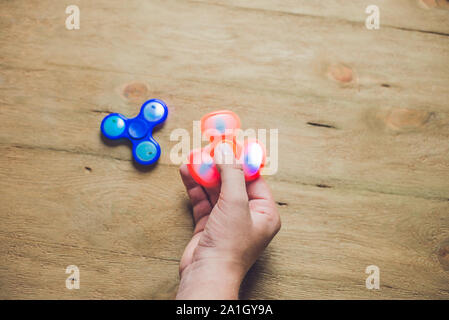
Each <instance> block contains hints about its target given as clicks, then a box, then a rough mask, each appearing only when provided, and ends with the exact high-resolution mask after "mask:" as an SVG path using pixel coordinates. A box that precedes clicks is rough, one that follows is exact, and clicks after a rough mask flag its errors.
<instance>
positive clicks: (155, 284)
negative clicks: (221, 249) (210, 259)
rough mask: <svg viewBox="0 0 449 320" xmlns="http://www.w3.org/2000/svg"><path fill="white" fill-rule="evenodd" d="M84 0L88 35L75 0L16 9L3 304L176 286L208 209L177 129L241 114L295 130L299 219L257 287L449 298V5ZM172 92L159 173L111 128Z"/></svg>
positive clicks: (272, 252) (11, 38)
mask: <svg viewBox="0 0 449 320" xmlns="http://www.w3.org/2000/svg"><path fill="white" fill-rule="evenodd" d="M70 4H75V5H78V6H79V8H80V11H81V16H80V18H81V20H80V21H81V25H80V29H79V30H71V31H69V30H67V29H66V27H65V19H66V17H67V16H68V15H67V14H66V13H65V9H66V6H67V5H69V3H66V2H64V1H62V2H61V1H49V0H43V1H25V0H22V1H2V2H0V52H1V55H0V90H1V91H0V92H1V96H0V123H1V126H0V149H1V150H0V203H1V209H0V224H1V230H0V237H1V245H0V252H1V263H0V298H3V299H5V298H7V299H12V298H25V299H29V298H44V299H48V298H50V299H60V298H69V299H71V298H73V299H79V298H88V299H90V298H95V299H98V298H107V299H109V298H120V299H121V298H126V299H128V298H131V299H134V298H138V299H160V298H173V297H174V295H175V293H176V290H177V286H178V282H179V277H178V263H179V259H180V256H181V254H182V252H183V249H184V246H185V245H186V243H187V242H188V240H189V238H190V236H191V231H192V221H191V217H190V209H189V206H188V199H187V197H186V194H185V191H184V188H183V185H182V183H181V180H180V178H179V174H178V170H177V165H175V164H173V163H172V162H171V161H170V157H169V151H170V149H171V148H172V147H173V146H174V145H175V144H176V143H177V142H176V141H171V140H170V133H171V132H172V131H173V130H174V129H176V128H185V129H187V130H189V131H190V132H191V131H192V121H193V120H198V119H199V118H200V117H201V116H202V115H204V114H206V113H207V112H210V111H213V110H217V109H222V108H228V109H231V110H233V111H235V112H236V113H237V114H238V115H239V116H240V117H241V120H242V124H243V126H244V127H245V128H267V129H270V128H273V129H276V128H277V129H279V140H280V144H279V170H278V172H277V174H276V175H274V176H268V177H267V178H266V179H267V180H268V182H269V184H270V185H271V187H272V189H273V193H274V195H275V198H276V200H277V203H278V206H279V211H280V213H281V217H282V222H283V226H282V230H281V232H280V233H279V234H278V236H277V237H276V238H275V239H274V241H273V242H272V243H271V244H270V246H269V247H268V248H267V250H266V251H265V252H264V254H263V256H262V257H261V258H260V259H259V261H258V262H257V263H256V265H255V266H254V267H253V269H252V270H251V271H250V273H249V274H248V276H247V278H246V280H245V283H244V285H243V286H242V290H241V296H242V298H250V299H253V298H255V299H265V298H269V299H308V298H311V299H319V298H325V299H327V298H337V299H348V298H357V299H390V298H412V299H413V298H437V299H448V298H449V89H448V84H449V11H448V10H447V9H448V7H449V4H448V3H447V1H444V0H418V1H417V0H397V1H389V0H368V1H365V0H362V1H338V0H329V1H306V0H298V1H294V0H282V1H281V0H278V1H273V0H259V1H243V0H228V1H219V0H208V1H206V0H204V1H188V0H164V1H162V0H160V1H135V0H133V1H126V2H125V1H106V0H102V1H87V0H86V1H77V0H73V1H71V2H70ZM370 4H374V5H377V6H378V7H379V9H380V29H379V30H368V29H367V28H366V27H365V19H366V17H367V16H368V15H367V14H366V13H365V8H366V7H367V6H368V5H370ZM155 97H157V98H161V99H163V100H164V101H166V102H167V104H168V106H169V108H170V115H169V118H168V119H167V122H166V124H165V126H164V127H163V128H162V129H161V130H159V131H158V132H157V133H156V134H155V137H156V139H157V140H158V141H159V143H160V144H161V146H162V149H163V153H162V156H161V158H160V160H159V163H158V164H157V166H155V167H154V168H153V169H150V170H145V169H143V168H142V167H139V166H137V165H135V164H134V163H133V161H132V157H131V151H130V147H129V145H128V144H118V145H117V144H112V143H109V142H108V141H106V140H105V139H102V137H101V135H100V130H99V125H100V122H101V120H102V119H103V117H104V116H106V115H107V114H108V113H110V112H120V113H122V114H124V115H126V116H129V117H131V116H134V115H136V114H137V112H138V110H139V107H140V105H141V103H142V102H143V101H145V100H146V99H148V98H155ZM69 265H76V266H78V268H79V270H80V289H79V290H76V289H74V290H68V289H67V288H66V286H65V280H66V278H67V277H68V275H67V274H66V273H65V271H66V267H67V266H69ZM369 265H376V266H378V267H379V269H380V290H375V289H374V290H368V289H366V287H365V279H366V278H367V276H368V275H367V274H366V273H365V268H366V267H367V266H369Z"/></svg>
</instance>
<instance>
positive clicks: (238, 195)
mask: <svg viewBox="0 0 449 320" xmlns="http://www.w3.org/2000/svg"><path fill="white" fill-rule="evenodd" d="M214 160H215V165H216V167H217V169H218V171H219V172H220V176H221V193H220V196H221V198H222V199H223V200H225V201H229V202H232V203H235V202H239V203H240V202H248V194H247V193H246V184H245V175H244V173H243V168H242V164H240V163H238V162H237V160H236V158H235V156H234V152H233V151H232V148H231V146H230V145H229V143H221V144H219V145H218V146H217V147H216V148H215V152H214Z"/></svg>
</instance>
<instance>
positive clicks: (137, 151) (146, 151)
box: [101, 99, 168, 165]
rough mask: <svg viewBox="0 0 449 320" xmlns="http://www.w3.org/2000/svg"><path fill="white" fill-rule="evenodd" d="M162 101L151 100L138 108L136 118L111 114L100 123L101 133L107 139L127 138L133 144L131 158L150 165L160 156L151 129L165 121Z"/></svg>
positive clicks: (165, 112)
mask: <svg viewBox="0 0 449 320" xmlns="http://www.w3.org/2000/svg"><path fill="white" fill-rule="evenodd" d="M167 114H168V108H167V106H166V104H165V102H164V101H162V100H159V99H151V100H148V101H146V102H145V103H144V104H143V105H142V107H141V108H140V113H139V114H138V115H137V117H135V118H132V119H128V118H126V117H125V116H123V115H121V114H120V113H111V114H110V115H108V116H106V117H105V118H104V119H103V121H102V122H101V132H102V133H103V134H104V135H105V136H106V137H107V138H109V139H113V140H116V139H120V138H127V139H129V140H130V141H131V142H132V144H133V157H134V159H135V160H136V161H137V162H138V163H140V164H144V165H146V164H152V163H154V162H156V161H157V160H158V159H159V157H160V155H161V147H160V146H159V144H158V143H157V142H156V140H154V138H153V128H154V127H155V126H157V125H158V124H161V123H162V122H164V121H165V119H167Z"/></svg>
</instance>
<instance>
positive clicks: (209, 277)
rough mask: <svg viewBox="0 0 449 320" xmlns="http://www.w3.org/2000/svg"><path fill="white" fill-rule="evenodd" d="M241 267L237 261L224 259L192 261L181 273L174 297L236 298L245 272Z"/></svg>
mask: <svg viewBox="0 0 449 320" xmlns="http://www.w3.org/2000/svg"><path fill="white" fill-rule="evenodd" d="M243 269H244V268H242V267H241V266H240V265H239V264H238V263H233V262H229V261H224V260H216V261H194V262H192V263H191V264H190V265H188V266H187V267H186V268H185V269H184V270H183V271H182V273H181V281H180V284H179V290H178V294H177V296H176V299H181V300H182V299H189V300H190V299H199V300H228V299H238V293H239V289H240V284H241V283H242V280H243V277H244V276H245V273H246V270H243Z"/></svg>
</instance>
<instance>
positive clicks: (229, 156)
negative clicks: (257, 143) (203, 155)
mask: <svg viewBox="0 0 449 320" xmlns="http://www.w3.org/2000/svg"><path fill="white" fill-rule="evenodd" d="M214 155H215V157H214V160H215V163H218V164H232V162H233V161H232V160H233V158H234V153H233V152H232V148H231V146H230V145H229V144H228V143H220V144H219V145H217V146H216V147H215V154H214Z"/></svg>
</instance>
